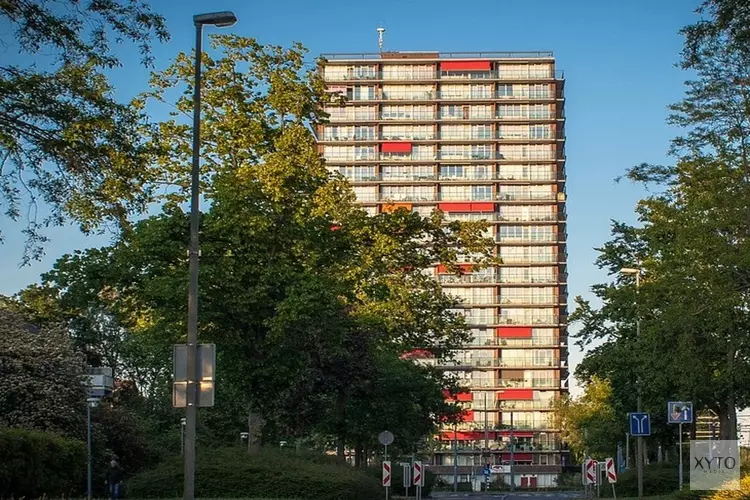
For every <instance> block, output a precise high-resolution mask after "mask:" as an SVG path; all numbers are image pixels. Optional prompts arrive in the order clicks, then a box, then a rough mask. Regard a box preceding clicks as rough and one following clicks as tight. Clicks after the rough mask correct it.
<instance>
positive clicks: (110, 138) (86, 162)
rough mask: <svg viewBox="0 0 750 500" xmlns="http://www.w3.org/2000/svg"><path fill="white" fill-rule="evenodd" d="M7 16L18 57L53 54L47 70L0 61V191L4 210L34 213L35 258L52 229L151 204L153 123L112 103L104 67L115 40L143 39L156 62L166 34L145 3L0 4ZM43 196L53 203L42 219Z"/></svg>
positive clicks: (31, 252) (30, 222) (30, 249)
mask: <svg viewBox="0 0 750 500" xmlns="http://www.w3.org/2000/svg"><path fill="white" fill-rule="evenodd" d="M0 17H1V18H2V19H4V21H5V23H6V25H7V26H9V27H11V29H12V30H13V33H14V35H15V39H16V42H17V43H18V46H19V51H20V54H31V55H39V54H44V55H45V56H47V58H48V64H47V67H48V69H46V70H40V69H39V67H37V66H33V65H26V66H21V65H8V64H3V65H0V190H1V191H2V203H3V205H5V214H6V216H8V217H10V218H11V219H13V220H16V219H19V218H21V217H22V216H25V217H27V226H26V229H25V230H24V233H25V234H26V236H27V247H26V251H25V253H24V260H25V261H28V259H31V258H38V257H39V256H41V254H42V253H43V244H44V243H45V242H46V237H45V236H44V234H43V229H44V227H46V226H49V225H53V224H58V225H59V224H62V223H63V222H64V221H66V220H72V221H74V222H76V223H78V224H79V225H80V226H81V228H82V229H83V230H84V231H91V230H93V229H95V228H97V227H98V226H99V225H100V224H101V223H103V222H108V221H115V222H117V223H119V224H125V223H126V220H127V217H128V215H130V214H132V213H136V212H140V211H141V210H143V208H144V207H145V204H146V203H147V202H148V201H149V197H150V194H149V187H148V183H149V178H148V170H147V169H146V168H144V167H145V166H146V165H147V163H146V161H145V160H146V158H147V157H148V156H147V151H146V148H145V146H144V144H143V143H141V142H140V141H138V137H139V136H140V131H141V128H142V127H144V126H147V121H146V119H145V116H144V115H143V114H142V113H141V110H140V109H139V108H138V107H133V106H130V105H129V104H121V103H118V102H117V101H116V100H115V98H114V96H113V88H112V86H111V85H110V84H109V83H108V81H107V78H106V76H105V75H104V72H103V71H104V70H107V69H111V68H114V67H116V66H118V65H119V61H118V59H117V57H116V55H115V54H114V53H113V52H112V51H111V49H110V45H111V41H112V39H113V38H114V39H115V40H116V41H118V42H119V41H122V40H128V41H132V42H134V43H136V44H137V45H138V47H139V49H140V51H141V54H142V56H143V61H144V63H146V64H149V63H150V62H151V59H152V57H151V52H150V47H151V40H152V38H154V37H156V38H157V39H159V40H162V41H164V40H167V39H168V37H169V35H168V33H167V30H166V27H165V24H164V19H163V18H162V17H161V16H158V15H156V14H154V13H152V12H151V10H150V9H149V7H148V5H147V4H145V3H143V2H142V1H140V0H137V1H124V0H107V1H95V0H89V1H85V2H79V1H73V0H58V1H55V2H43V1H40V0H21V1H11V2H2V3H0ZM40 202H43V203H45V204H46V207H45V208H49V215H47V216H44V217H43V218H41V219H40V218H39V217H38V216H37V214H38V211H39V207H38V205H39V203H40ZM26 204H27V205H28V211H27V212H26V214H23V213H22V212H23V211H24V210H23V207H24V205H26Z"/></svg>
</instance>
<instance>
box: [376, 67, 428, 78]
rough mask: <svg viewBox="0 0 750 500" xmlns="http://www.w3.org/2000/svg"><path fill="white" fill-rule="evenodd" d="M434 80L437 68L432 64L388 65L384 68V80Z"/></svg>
mask: <svg viewBox="0 0 750 500" xmlns="http://www.w3.org/2000/svg"><path fill="white" fill-rule="evenodd" d="M433 78H435V67H434V66H433V65H430V64H420V65H407V64H386V65H384V66H383V79H384V80H431V79H433Z"/></svg>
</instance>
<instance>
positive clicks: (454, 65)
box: [440, 61, 490, 71]
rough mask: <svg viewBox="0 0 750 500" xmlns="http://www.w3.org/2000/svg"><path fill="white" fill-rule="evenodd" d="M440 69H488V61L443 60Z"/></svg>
mask: <svg viewBox="0 0 750 500" xmlns="http://www.w3.org/2000/svg"><path fill="white" fill-rule="evenodd" d="M440 70H441V71H489V70H490V62H489V61H445V62H441V63H440Z"/></svg>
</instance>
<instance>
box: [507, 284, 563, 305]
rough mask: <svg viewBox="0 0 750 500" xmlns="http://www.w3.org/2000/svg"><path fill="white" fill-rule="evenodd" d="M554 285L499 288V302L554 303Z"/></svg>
mask: <svg viewBox="0 0 750 500" xmlns="http://www.w3.org/2000/svg"><path fill="white" fill-rule="evenodd" d="M556 291H557V289H556V288H554V287H544V288H537V287H534V288H502V289H500V303H501V304H554V303H555V293H556Z"/></svg>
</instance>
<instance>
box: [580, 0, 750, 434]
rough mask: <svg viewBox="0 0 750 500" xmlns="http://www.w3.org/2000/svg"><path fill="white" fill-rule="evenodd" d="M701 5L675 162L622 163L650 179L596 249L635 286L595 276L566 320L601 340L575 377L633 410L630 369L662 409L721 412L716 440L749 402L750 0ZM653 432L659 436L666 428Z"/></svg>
mask: <svg viewBox="0 0 750 500" xmlns="http://www.w3.org/2000/svg"><path fill="white" fill-rule="evenodd" d="M703 8H704V9H705V12H707V13H709V14H710V15H711V18H710V19H707V20H706V21H701V22H699V23H697V24H696V25H693V26H690V27H688V28H686V29H685V30H684V33H685V34H686V37H687V38H686V46H685V51H684V54H683V56H684V57H683V61H682V66H683V67H684V68H686V69H690V70H693V71H694V72H695V79H694V80H692V81H689V82H687V92H686V96H685V98H684V99H683V100H682V101H681V102H680V103H678V104H675V105H673V106H672V107H671V109H672V111H673V114H672V116H671V117H670V123H672V124H675V125H678V126H681V127H683V128H684V129H685V134H684V135H683V136H680V137H678V138H676V139H675V140H674V141H673V143H672V153H673V155H674V156H675V157H676V159H677V162H676V163H675V165H671V166H661V165H647V164H644V165H639V166H637V167H634V168H633V169H631V170H630V171H629V172H628V177H629V178H630V179H632V180H635V181H638V182H645V183H650V184H653V185H655V186H656V188H657V189H656V190H655V191H654V194H652V195H651V196H649V197H647V198H646V199H644V200H642V201H641V202H640V203H639V205H638V208H637V213H638V216H639V220H640V223H641V225H640V227H630V226H627V225H624V224H614V225H613V239H612V240H611V241H609V242H608V243H607V244H605V245H604V247H603V248H602V249H601V250H600V251H601V255H600V257H599V260H598V264H599V266H600V267H602V268H605V269H607V270H608V271H609V272H610V273H617V272H618V271H619V269H620V268H622V267H634V266H637V267H641V268H642V269H643V280H642V286H641V288H640V290H639V291H638V292H636V289H635V286H634V283H633V279H632V277H630V278H618V279H617V280H616V281H615V282H614V283H608V284H603V285H598V286H595V287H594V293H595V294H596V295H597V296H598V297H599V298H600V299H601V300H602V301H603V302H604V306H603V307H602V308H601V309H599V310H594V309H593V308H591V307H590V306H589V305H588V304H587V303H585V302H583V301H581V300H579V301H578V302H579V308H578V310H577V311H576V313H575V315H574V319H578V320H581V321H582V324H583V331H582V339H583V341H584V343H585V342H588V341H591V340H593V339H596V338H602V339H606V342H605V344H604V345H603V346H601V347H599V348H598V349H597V350H595V351H594V352H593V353H592V355H591V356H589V358H587V360H585V361H584V363H583V364H582V367H581V369H579V374H580V375H581V376H583V377H584V378H585V377H588V376H591V375H593V374H598V375H600V376H603V377H608V378H609V379H610V380H611V381H612V383H613V386H614V390H615V394H616V395H619V397H620V398H621V401H623V402H626V401H627V402H628V404H629V405H631V408H632V407H633V406H632V400H633V396H632V395H633V394H634V393H635V392H636V390H637V388H636V387H635V385H634V381H635V379H636V376H635V375H636V374H639V375H640V377H641V379H642V385H641V391H642V392H643V394H644V398H645V404H646V408H647V409H653V410H652V411H655V412H657V413H655V414H656V415H663V411H664V410H663V404H664V402H665V401H667V400H670V399H683V398H684V399H689V400H693V401H694V402H695V403H696V405H697V407H698V408H702V407H708V408H710V409H712V410H714V411H715V412H716V413H717V414H718V415H719V418H720V420H721V436H722V438H724V439H736V432H737V430H736V429H737V425H736V408H737V407H738V406H740V407H743V406H747V404H748V403H750V391H749V390H748V389H749V388H750V358H748V355H747V353H748V352H750V350H749V348H750V345H749V342H748V337H747V334H746V332H747V330H748V327H750V314H748V308H747V304H748V301H749V300H750V295H748V292H749V290H750V260H748V255H750V252H749V250H750V248H748V243H747V242H748V241H749V240H748V236H749V235H750V157H748V146H749V145H750V144H748V139H749V138H750V122H748V117H749V115H748V109H750V100H748V98H750V95H749V94H748V89H747V84H748V82H750V69H748V68H750V52H748V51H747V47H746V46H745V45H744V44H742V43H740V40H742V39H743V37H744V36H746V35H745V34H744V33H745V32H744V31H743V30H744V29H745V28H743V27H742V19H743V18H744V17H743V16H746V14H742V13H743V12H745V13H746V11H747V10H748V5H747V2H731V1H719V0H716V1H708V2H705V4H704V6H703ZM730 13H735V14H736V16H735V15H734V14H731V15H730ZM636 318H640V319H641V322H642V329H641V330H642V331H641V337H640V338H636V336H635V330H634V327H635V323H636ZM628 394H631V396H630V398H629V401H628V396H627V395H628ZM658 427H659V426H658V422H657V429H658ZM662 431H663V437H664V439H665V440H669V436H668V435H669V434H670V433H673V432H674V430H673V429H667V428H665V427H662Z"/></svg>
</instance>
